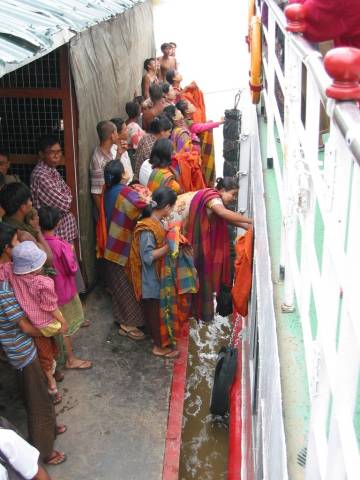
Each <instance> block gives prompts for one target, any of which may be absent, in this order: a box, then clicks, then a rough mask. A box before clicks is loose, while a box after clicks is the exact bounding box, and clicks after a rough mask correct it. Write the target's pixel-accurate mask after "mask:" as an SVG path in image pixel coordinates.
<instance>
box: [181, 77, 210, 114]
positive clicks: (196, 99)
mask: <svg viewBox="0 0 360 480" xmlns="http://www.w3.org/2000/svg"><path fill="white" fill-rule="evenodd" d="M181 97H182V98H184V99H185V100H188V101H189V102H190V103H192V104H193V105H194V107H195V108H196V110H195V112H194V114H193V116H192V120H193V121H194V122H195V123H205V122H206V109H205V101H204V94H203V93H202V91H201V90H200V88H199V87H198V86H197V85H196V83H195V82H192V83H190V85H188V86H187V87H185V88H184V90H183V91H182V93H181Z"/></svg>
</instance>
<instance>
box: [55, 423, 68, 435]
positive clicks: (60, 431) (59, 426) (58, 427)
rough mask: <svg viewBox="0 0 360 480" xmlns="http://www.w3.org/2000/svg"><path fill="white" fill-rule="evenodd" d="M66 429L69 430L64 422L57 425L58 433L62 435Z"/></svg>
mask: <svg viewBox="0 0 360 480" xmlns="http://www.w3.org/2000/svg"><path fill="white" fill-rule="evenodd" d="M66 431H67V426H66V425H63V424H60V425H56V435H62V434H63V433H65V432H66Z"/></svg>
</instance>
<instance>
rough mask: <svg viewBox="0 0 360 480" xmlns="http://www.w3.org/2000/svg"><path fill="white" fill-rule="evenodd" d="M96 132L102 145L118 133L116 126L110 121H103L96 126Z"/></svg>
mask: <svg viewBox="0 0 360 480" xmlns="http://www.w3.org/2000/svg"><path fill="white" fill-rule="evenodd" d="M96 131H97V134H98V136H99V141H100V143H102V142H104V141H105V140H107V139H108V138H109V137H110V135H112V134H113V133H114V132H115V131H116V125H115V124H114V123H113V122H110V121H109V120H102V121H101V122H99V123H98V124H97V125H96Z"/></svg>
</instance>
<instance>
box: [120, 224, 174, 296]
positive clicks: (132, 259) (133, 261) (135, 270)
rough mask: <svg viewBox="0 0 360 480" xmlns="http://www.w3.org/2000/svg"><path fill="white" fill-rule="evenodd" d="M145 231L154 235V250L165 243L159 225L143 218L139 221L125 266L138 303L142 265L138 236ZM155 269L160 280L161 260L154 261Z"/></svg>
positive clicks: (162, 231)
mask: <svg viewBox="0 0 360 480" xmlns="http://www.w3.org/2000/svg"><path fill="white" fill-rule="evenodd" d="M146 230H149V231H151V232H152V233H153V234H154V237H155V242H156V248H160V247H162V246H163V245H164V241H165V230H164V228H163V227H162V225H161V223H160V222H158V221H156V220H153V219H152V218H150V217H149V218H144V219H143V220H139V221H138V222H137V224H136V227H135V230H134V233H133V238H132V242H131V250H130V256H129V262H128V265H127V274H128V276H129V278H130V280H131V283H132V285H133V287H134V293H135V297H136V300H137V301H138V302H139V301H140V300H141V295H142V284H141V271H142V263H141V256H140V235H141V232H144V231H146ZM155 268H156V271H157V274H158V277H159V279H160V272H161V258H159V259H157V260H156V261H155Z"/></svg>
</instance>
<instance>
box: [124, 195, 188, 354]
mask: <svg viewBox="0 0 360 480" xmlns="http://www.w3.org/2000/svg"><path fill="white" fill-rule="evenodd" d="M152 198H153V206H152V207H147V208H146V209H145V210H144V211H143V218H142V220H140V221H139V222H138V223H137V224H136V227H135V230H134V235H133V241H132V244H131V252H130V270H131V278H132V283H133V286H134V291H135V296H136V298H137V299H138V300H140V299H141V300H142V306H143V310H144V318H145V321H146V325H147V327H148V329H149V331H150V335H151V338H152V341H153V343H154V346H153V349H152V353H153V355H155V356H157V357H162V358H176V357H177V356H178V355H179V352H178V351H177V350H175V349H174V348H173V346H172V342H171V339H170V337H169V334H168V331H167V329H166V327H165V325H164V324H162V322H161V318H160V277H161V259H162V258H163V257H164V256H165V255H167V253H168V251H169V247H168V244H167V243H166V232H165V229H164V227H163V225H162V222H161V220H162V219H163V218H164V217H167V216H168V215H169V214H170V212H171V210H172V208H173V207H174V204H175V202H176V193H175V192H174V191H173V190H172V189H171V188H168V187H161V188H159V189H158V190H156V192H154V193H153V196H152Z"/></svg>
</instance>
